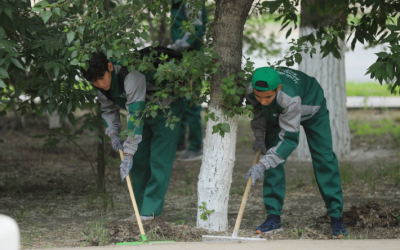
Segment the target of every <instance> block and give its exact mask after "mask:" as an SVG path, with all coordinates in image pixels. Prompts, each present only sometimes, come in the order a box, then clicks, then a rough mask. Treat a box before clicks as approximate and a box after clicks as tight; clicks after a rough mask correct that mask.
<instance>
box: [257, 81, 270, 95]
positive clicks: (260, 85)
mask: <svg viewBox="0 0 400 250" xmlns="http://www.w3.org/2000/svg"><path fill="white" fill-rule="evenodd" d="M255 85H256V86H258V87H261V88H268V87H269V86H268V83H267V82H265V81H257V82H256V84H255ZM257 90H258V91H261V92H265V90H259V89H257Z"/></svg>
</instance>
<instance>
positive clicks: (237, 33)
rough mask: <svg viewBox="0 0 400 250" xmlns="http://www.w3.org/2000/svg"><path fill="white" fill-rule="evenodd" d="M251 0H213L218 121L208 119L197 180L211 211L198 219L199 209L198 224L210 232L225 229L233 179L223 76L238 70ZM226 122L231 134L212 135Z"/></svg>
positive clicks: (213, 105) (233, 121)
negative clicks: (216, 127)
mask: <svg viewBox="0 0 400 250" xmlns="http://www.w3.org/2000/svg"><path fill="white" fill-rule="evenodd" d="M252 3H253V0H220V1H216V10H215V19H214V35H213V39H214V51H215V52H216V53H217V54H218V56H219V63H220V68H219V69H220V74H219V75H216V74H215V75H213V76H212V78H211V94H210V98H211V100H210V104H209V111H210V113H212V112H214V113H215V115H216V116H218V117H219V120H218V121H217V122H213V121H211V120H210V121H209V122H208V123H207V127H206V139H205V141H204V156H203V162H202V165H201V169H200V174H199V182H198V204H199V206H201V205H202V204H203V202H205V204H206V208H207V210H209V211H210V210H214V211H215V212H213V213H211V214H210V215H209V217H208V219H207V220H202V219H201V218H200V216H201V214H202V213H203V211H201V210H198V213H197V226H198V227H201V228H206V229H209V230H212V231H225V230H227V229H228V201H229V189H230V186H231V182H232V172H233V165H234V161H235V146H236V137H237V134H236V132H237V117H233V118H229V117H226V116H224V115H223V107H222V105H221V104H222V89H221V85H222V79H223V78H224V77H227V78H229V76H230V75H231V74H237V73H238V72H239V71H240V70H241V61H242V47H243V44H242V38H243V28H244V24H245V22H246V18H247V16H248V13H249V11H250V8H251V5H252ZM218 123H228V124H229V125H230V130H231V132H230V133H226V134H225V136H224V137H221V136H220V135H219V134H213V133H212V131H213V126H214V125H216V124H218Z"/></svg>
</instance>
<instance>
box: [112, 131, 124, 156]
mask: <svg viewBox="0 0 400 250" xmlns="http://www.w3.org/2000/svg"><path fill="white" fill-rule="evenodd" d="M110 139H111V147H112V148H113V149H114V151H115V152H117V153H118V152H119V150H120V149H121V150H122V151H124V147H123V146H122V142H121V140H120V139H119V137H118V135H117V134H111V135H110Z"/></svg>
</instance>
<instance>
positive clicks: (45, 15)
mask: <svg viewBox="0 0 400 250" xmlns="http://www.w3.org/2000/svg"><path fill="white" fill-rule="evenodd" d="M40 16H41V17H42V19H43V22H44V23H47V21H49V19H50V17H51V12H50V11H42V12H41V13H40Z"/></svg>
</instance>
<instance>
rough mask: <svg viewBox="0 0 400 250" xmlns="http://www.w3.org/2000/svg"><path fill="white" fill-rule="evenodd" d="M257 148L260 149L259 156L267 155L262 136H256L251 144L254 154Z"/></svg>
mask: <svg viewBox="0 0 400 250" xmlns="http://www.w3.org/2000/svg"><path fill="white" fill-rule="evenodd" d="M259 148H261V154H263V155H265V154H266V153H267V149H266V148H265V140H264V137H262V136H257V137H256V140H255V141H254V144H253V150H254V151H255V152H257V150H258V149H259Z"/></svg>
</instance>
